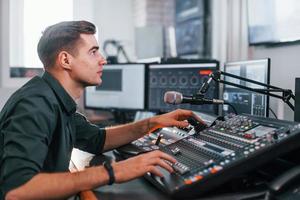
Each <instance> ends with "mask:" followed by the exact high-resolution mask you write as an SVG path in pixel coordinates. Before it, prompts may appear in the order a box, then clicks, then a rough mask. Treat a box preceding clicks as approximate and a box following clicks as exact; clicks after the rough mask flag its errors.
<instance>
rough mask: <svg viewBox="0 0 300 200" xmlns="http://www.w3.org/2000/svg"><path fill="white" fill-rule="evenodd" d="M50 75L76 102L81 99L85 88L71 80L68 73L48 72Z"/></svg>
mask: <svg viewBox="0 0 300 200" xmlns="http://www.w3.org/2000/svg"><path fill="white" fill-rule="evenodd" d="M48 73H49V74H51V75H52V76H53V77H54V78H55V79H56V80H57V81H58V82H59V83H60V85H61V86H62V87H63V88H64V89H65V90H66V92H67V93H68V94H69V95H70V96H71V97H72V98H73V100H74V101H77V100H78V99H79V98H80V97H81V95H82V93H83V91H84V87H83V86H82V85H80V84H79V83H76V82H75V81H74V80H73V79H71V78H70V77H69V75H68V73H67V72H62V73H61V72H56V71H48Z"/></svg>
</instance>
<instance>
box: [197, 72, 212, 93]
mask: <svg viewBox="0 0 300 200" xmlns="http://www.w3.org/2000/svg"><path fill="white" fill-rule="evenodd" d="M212 79H213V74H212V73H211V74H210V75H209V78H208V79H207V81H205V82H204V83H203V84H202V86H201V88H200V90H199V93H200V94H205V93H206V92H207V90H208V88H209V84H210V82H211V81H212Z"/></svg>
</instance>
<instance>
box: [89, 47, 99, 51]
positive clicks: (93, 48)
mask: <svg viewBox="0 0 300 200" xmlns="http://www.w3.org/2000/svg"><path fill="white" fill-rule="evenodd" d="M98 49H99V46H93V47H92V48H90V49H89V51H93V50H98Z"/></svg>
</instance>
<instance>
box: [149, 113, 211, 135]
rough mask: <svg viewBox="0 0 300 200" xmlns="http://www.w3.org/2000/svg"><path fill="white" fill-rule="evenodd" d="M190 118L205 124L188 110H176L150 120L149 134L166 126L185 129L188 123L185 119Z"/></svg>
mask: <svg viewBox="0 0 300 200" xmlns="http://www.w3.org/2000/svg"><path fill="white" fill-rule="evenodd" d="M190 117H193V118H195V119H196V120H198V121H199V122H201V123H203V124H205V123H204V122H203V121H202V120H201V119H200V118H199V117H198V116H197V115H196V114H195V113H194V112H192V111H190V110H183V109H177V110H175V111H172V112H169V113H166V114H163V115H157V116H155V117H152V118H150V119H149V129H150V130H149V132H152V131H154V130H155V129H158V128H163V127H168V126H178V127H187V126H188V125H189V123H188V122H187V121H186V119H188V118H190Z"/></svg>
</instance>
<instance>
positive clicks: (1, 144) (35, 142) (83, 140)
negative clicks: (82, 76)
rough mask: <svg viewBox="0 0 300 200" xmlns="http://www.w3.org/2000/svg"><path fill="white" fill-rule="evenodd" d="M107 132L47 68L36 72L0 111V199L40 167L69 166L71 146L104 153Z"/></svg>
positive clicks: (49, 169)
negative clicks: (40, 74)
mask: <svg viewBox="0 0 300 200" xmlns="http://www.w3.org/2000/svg"><path fill="white" fill-rule="evenodd" d="M105 136H106V133H105V130H104V129H100V128H98V127H97V126H95V125H93V124H90V123H89V122H88V121H87V120H86V118H85V117H84V116H82V115H81V114H79V113H77V112H76V103H75V102H74V100H73V99H72V98H71V97H70V95H69V94H68V93H67V92H66V91H65V90H64V88H63V87H62V86H61V85H60V84H59V82H58V81H57V80H56V79H54V78H53V77H52V76H51V75H50V74H49V73H47V72H45V73H44V75H43V77H42V78H41V77H34V78H33V79H31V80H30V81H29V82H27V83H26V84H25V85H24V86H23V87H21V88H20V89H19V90H18V91H16V92H15V93H14V94H13V95H12V96H11V97H10V99H9V100H8V101H7V103H6V104H5V106H4V108H3V109H2V111H1V113H0V199H4V195H5V194H6V193H7V192H8V191H9V190H11V189H14V188H16V187H19V186H21V185H23V184H24V183H26V182H27V181H29V180H30V179H31V178H32V177H33V176H35V175H36V174H38V173H40V172H66V171H68V167H69V161H70V157H71V151H72V148H73V147H76V148H79V149H82V150H84V151H87V152H90V153H94V154H99V153H101V152H102V150H103V146H104V142H105Z"/></svg>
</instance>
